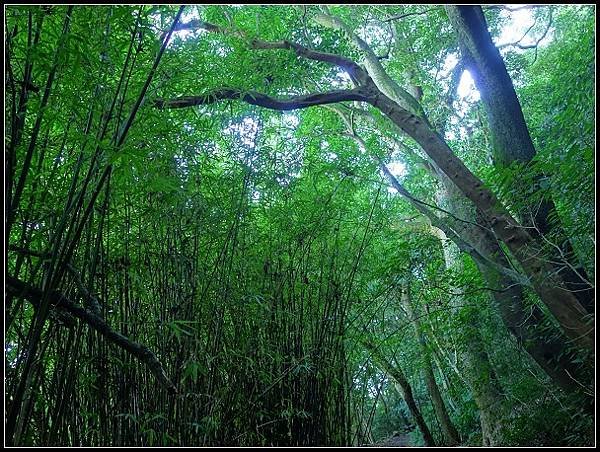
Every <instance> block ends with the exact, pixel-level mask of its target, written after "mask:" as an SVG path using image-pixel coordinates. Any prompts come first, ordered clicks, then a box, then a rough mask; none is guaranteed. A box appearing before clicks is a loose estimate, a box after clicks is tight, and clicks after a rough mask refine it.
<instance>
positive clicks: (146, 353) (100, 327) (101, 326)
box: [6, 275, 177, 394]
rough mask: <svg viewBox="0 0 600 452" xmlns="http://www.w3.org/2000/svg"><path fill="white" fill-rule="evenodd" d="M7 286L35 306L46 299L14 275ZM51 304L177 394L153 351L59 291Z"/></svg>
mask: <svg viewBox="0 0 600 452" xmlns="http://www.w3.org/2000/svg"><path fill="white" fill-rule="evenodd" d="M6 285H7V289H8V290H9V291H11V292H13V293H14V294H15V295H16V296H19V297H23V298H25V299H27V300H29V301H30V302H31V304H32V305H34V306H39V304H40V301H41V300H42V298H43V296H44V293H43V291H41V290H40V289H38V288H36V287H33V286H30V285H29V284H27V283H25V282H24V281H21V280H20V279H18V278H15V277H13V276H10V275H7V276H6ZM50 303H51V305H53V306H54V307H55V308H57V309H61V310H63V311H66V312H68V313H69V314H71V315H72V316H73V317H77V318H78V319H80V320H83V321H84V322H85V323H87V324H88V325H89V326H90V328H92V329H94V330H96V331H97V332H98V333H100V334H101V335H102V336H104V337H105V338H106V339H108V340H109V341H110V342H112V343H113V344H115V345H117V346H119V347H121V348H122V349H124V350H125V351H127V352H129V353H130V354H131V355H133V356H135V357H136V358H137V359H138V360H140V361H141V362H143V363H144V364H145V365H146V366H148V369H149V370H150V372H152V374H153V375H154V376H155V377H156V379H157V380H158V381H159V382H160V383H161V384H162V385H163V386H164V387H165V388H167V390H168V391H169V392H170V393H171V394H175V393H176V392H177V388H176V387H175V385H174V384H173V383H171V381H170V380H169V378H168V377H167V375H166V372H165V370H164V368H163V366H162V364H161V363H160V361H159V360H158V358H157V357H156V355H155V354H154V353H153V352H152V350H150V349H149V348H148V347H146V346H145V345H141V344H138V343H137V342H133V341H132V340H131V339H129V338H128V337H126V336H123V335H122V334H121V333H119V332H117V331H115V330H113V329H112V328H111V327H110V325H108V323H106V321H105V320H104V319H103V318H102V317H100V316H98V315H96V314H94V313H93V312H90V311H88V310H87V309H85V308H83V307H81V306H79V305H78V304H77V303H75V302H73V301H71V300H70V299H68V298H67V297H65V296H64V295H63V294H62V293H60V292H58V291H55V292H53V293H51V294H50Z"/></svg>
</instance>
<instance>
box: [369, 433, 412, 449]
mask: <svg viewBox="0 0 600 452" xmlns="http://www.w3.org/2000/svg"><path fill="white" fill-rule="evenodd" d="M409 441H410V440H409V436H408V435H407V434H402V433H400V434H398V435H394V436H390V437H389V438H386V439H384V440H381V441H378V442H376V443H373V444H369V445H367V446H366V447H410V442H409Z"/></svg>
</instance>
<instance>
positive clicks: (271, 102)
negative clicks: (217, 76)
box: [154, 88, 370, 111]
mask: <svg viewBox="0 0 600 452" xmlns="http://www.w3.org/2000/svg"><path fill="white" fill-rule="evenodd" d="M226 99H232V100H241V101H244V102H246V103H248V104H251V105H257V106H259V107H264V108H269V109H271V110H279V111H287V110H297V109H300V108H307V107H312V106H315V105H326V104H333V103H337V102H344V101H359V102H368V101H369V100H370V96H369V94H368V93H367V92H365V90H363V89H361V88H356V89H351V90H339V91H328V92H325V93H315V94H307V95H304V96H294V97H290V98H289V99H277V98H274V97H271V96H267V95H266V94H262V93H259V92H257V91H242V90H239V89H232V88H224V89H219V90H216V91H212V92H210V93H207V94H204V95H201V96H183V97H177V98H175V99H169V100H164V99H156V100H155V101H154V105H155V106H156V107H158V108H186V107H193V106H196V105H209V104H214V103H216V102H219V101H221V100H226Z"/></svg>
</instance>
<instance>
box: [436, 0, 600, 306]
mask: <svg viewBox="0 0 600 452" xmlns="http://www.w3.org/2000/svg"><path fill="white" fill-rule="evenodd" d="M446 11H447V13H448V17H449V19H450V22H451V23H452V25H453V27H454V28H455V29H456V31H457V33H458V38H459V43H460V48H461V53H462V55H463V60H464V62H465V64H466V66H467V67H468V68H469V70H470V72H471V74H472V75H473V79H474V81H475V85H476V86H477V89H478V90H479V92H480V94H481V101H482V103H483V105H484V107H485V110H486V113H487V117H488V122H489V128H490V136H491V142H492V157H493V159H494V162H495V164H496V165H498V166H500V167H507V166H509V165H510V164H511V163H513V162H521V163H528V162H530V161H531V160H532V159H533V158H534V156H535V154H536V151H535V147H534V145H533V142H532V140H531V136H530V134H529V130H528V128H527V124H526V122H525V118H524V116H523V111H522V110H521V104H520V103H519V99H518V98H517V94H516V92H515V89H514V87H513V84H512V81H511V78H510V76H509V74H508V72H507V70H506V66H505V65H504V61H503V60H502V56H501V55H500V52H499V51H498V49H497V47H496V46H495V45H494V43H493V41H492V37H491V35H490V33H489V31H488V27H487V23H486V20H485V16H484V15H483V11H482V9H481V7H480V6H447V7H446ZM554 210H555V206H554V203H553V202H552V200H544V201H543V202H542V203H541V204H540V206H539V207H537V206H536V210H535V212H534V214H533V223H534V224H533V225H532V226H535V228H536V229H531V230H532V231H533V233H535V234H547V233H548V232H550V230H551V229H552V227H551V224H550V222H549V220H548V218H549V215H550V213H551V212H552V211H554ZM520 216H521V221H522V222H523V223H528V221H527V217H528V214H527V213H525V212H521V215H520ZM565 247H566V249H565V252H564V254H565V256H572V255H573V248H572V246H571V243H570V242H569V241H568V240H567V241H566V242H565ZM552 251H553V252H554V254H557V253H556V250H555V249H554V248H553V247H552ZM552 258H553V260H557V261H561V260H563V259H564V258H563V257H562V256H561V255H554V256H552ZM567 264H568V263H567V262H565V265H564V266H563V267H564V268H562V269H561V274H562V278H563V279H564V281H565V283H566V285H567V288H568V289H570V290H571V291H572V292H573V294H574V295H575V296H576V297H577V299H578V300H579V302H580V303H581V304H582V305H583V306H584V307H585V308H586V310H587V311H588V312H590V313H591V312H594V289H593V287H592V286H591V285H590V284H589V283H588V281H589V279H588V276H587V274H586V273H585V270H584V269H583V268H576V269H573V268H571V266H570V265H567Z"/></svg>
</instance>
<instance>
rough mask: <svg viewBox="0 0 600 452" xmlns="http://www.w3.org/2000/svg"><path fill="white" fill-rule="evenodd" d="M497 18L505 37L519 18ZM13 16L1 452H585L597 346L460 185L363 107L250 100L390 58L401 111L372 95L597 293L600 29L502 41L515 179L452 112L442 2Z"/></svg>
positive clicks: (348, 83) (333, 87) (456, 52)
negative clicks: (301, 448) (367, 449)
mask: <svg viewBox="0 0 600 452" xmlns="http://www.w3.org/2000/svg"><path fill="white" fill-rule="evenodd" d="M483 11H484V13H485V17H486V19H487V26H488V28H489V31H490V33H491V36H492V38H493V39H494V40H496V41H497V39H498V37H499V36H500V34H501V33H502V32H503V30H505V29H506V27H507V26H510V23H511V22H510V20H511V17H512V15H515V14H517V13H516V12H515V11H512V12H511V10H508V9H506V8H502V7H484V8H483ZM528 11H529V10H528ZM5 12H6V18H5V64H6V71H5V131H6V139H5V175H6V183H5V231H6V233H5V250H6V253H5V261H6V273H5V280H6V283H5V375H6V377H5V396H6V397H5V399H6V400H5V417H6V422H5V424H6V425H5V426H6V431H7V433H6V442H7V444H10V445H28V446H41V445H46V446H117V445H119V446H120V445H129V446H211V445H238V446H240V445H241V446H250V445H254V446H258V445H263V446H269V445H362V444H372V443H378V442H381V441H384V440H386V439H387V438H390V437H392V438H393V437H394V436H393V435H401V436H403V435H408V441H410V444H412V445H433V444H436V445H441V444H447V445H456V444H462V445H481V444H484V445H503V446H512V445H534V446H536V445H562V446H566V445H574V446H581V445H591V444H592V443H593V441H594V440H593V435H592V431H593V423H594V419H593V414H592V413H593V405H592V399H593V397H594V392H593V385H592V381H593V380H592V377H591V373H592V372H593V368H592V364H591V363H593V356H592V355H593V351H592V352H590V350H589V349H588V348H586V346H585V344H584V343H578V342H576V341H573V340H571V339H569V338H566V337H565V334H567V335H568V334H569V332H568V331H564V323H562V322H563V319H562V318H560V316H558V317H557V316H556V312H555V311H554V310H553V308H552V306H551V305H550V304H548V303H547V302H546V300H547V298H544V297H549V295H548V294H547V293H546V292H543V290H542V291H540V287H539V285H535V284H528V283H526V282H523V281H528V279H527V278H528V277H530V276H531V274H530V273H527V272H528V271H529V270H528V267H527V265H526V264H524V263H523V262H524V260H527V259H524V260H522V257H521V256H518V255H516V253H515V252H514V249H513V248H510V244H509V243H508V241H507V240H505V239H504V238H502V237H499V236H497V234H495V230H493V227H492V226H490V224H491V219H490V218H489V216H488V217H486V215H487V212H488V211H486V210H485V209H484V208H482V207H480V206H479V205H477V204H475V201H473V199H471V200H469V199H467V198H468V197H469V195H467V194H465V193H464V190H463V189H462V188H461V187H459V188H457V185H459V184H457V185H452V184H453V182H451V181H450V179H448V177H450V178H452V177H457V176H452V175H450V174H448V175H447V176H448V177H446V176H444V173H445V171H444V170H443V168H442V170H440V168H439V167H438V166H437V165H438V163H437V162H435V163H434V160H435V159H433V160H432V158H431V154H429V152H428V150H427V149H424V148H423V146H422V143H421V142H419V140H418V139H416V138H415V136H414V135H411V134H410V133H407V132H406V130H403V129H402V127H401V126H399V123H394V122H393V121H391V120H390V117H392V116H393V115H390V114H388V113H386V111H385V109H377V108H374V106H373V104H371V105H369V103H368V102H364V101H360V100H355V101H348V100H344V101H343V102H336V103H329V102H327V103H325V102H323V103H319V102H318V101H316V102H315V103H313V104H312V105H311V106H309V107H308V108H296V107H294V108H291V109H290V108H285V109H284V108H280V109H277V108H272V107H271V108H264V107H263V106H261V104H260V103H258V104H257V99H258V97H257V94H256V93H259V94H264V95H267V96H270V99H272V98H277V99H290V98H292V99H293V98H295V97H297V96H305V95H308V94H312V93H328V92H332V91H340V92H341V91H348V90H351V89H353V87H354V86H355V85H359V84H360V83H357V82H356V80H355V77H357V76H356V74H359V75H360V71H359V72H356V73H354V75H353V74H352V73H350V72H349V71H348V70H346V69H347V66H340V65H336V64H331V63H330V62H328V61H326V60H324V59H321V60H319V59H316V58H312V57H311V56H310V54H309V53H307V52H309V51H317V52H324V53H327V54H332V55H339V56H343V57H345V58H347V59H350V60H352V61H355V62H358V63H361V64H362V68H363V69H362V70H364V71H366V72H368V74H369V76H370V77H371V78H374V75H373V74H375V72H371V71H372V70H374V69H372V66H370V65H369V64H371V63H369V59H368V58H369V55H371V56H374V58H375V60H377V61H379V62H380V64H381V66H382V68H383V69H385V72H386V73H387V74H388V75H389V77H390V79H391V80H392V81H393V82H395V83H397V85H398V87H399V88H398V89H399V90H401V91H394V89H395V88H393V87H392V88H390V86H393V85H392V82H386V81H385V80H384V81H383V82H381V83H382V84H381V85H380V84H379V81H377V80H375V81H376V84H377V87H378V88H381V87H382V86H383V88H381V89H382V93H383V92H385V87H386V84H387V89H391V91H390V92H392V93H394V92H396V93H398V92H400V93H401V96H400V97H399V98H398V99H393V100H394V101H395V102H396V103H397V104H398V105H401V106H402V108H404V109H407V110H406V111H410V108H412V107H414V106H415V105H416V107H414V110H412V111H411V113H412V114H413V118H414V117H419V118H421V119H422V118H427V120H425V121H423V122H426V123H427V125H428V126H431V130H435V131H437V132H438V134H439V136H440V137H442V138H441V139H444V140H445V142H446V143H447V144H448V145H449V147H450V148H451V149H452V151H453V152H454V155H455V156H456V157H457V158H458V159H460V161H462V162H463V163H464V165H465V166H466V168H467V169H468V170H469V171H470V172H472V173H473V174H474V176H475V177H477V178H479V180H480V181H481V184H482V186H485V187H487V188H489V189H490V190H491V192H492V193H493V194H494V195H495V196H496V197H497V198H498V203H497V204H498V205H500V203H502V205H503V206H504V207H506V209H507V211H508V212H510V214H511V215H513V216H514V217H515V218H517V220H519V221H520V222H521V223H522V224H523V225H524V226H522V228H523V229H525V230H528V231H529V230H531V229H533V230H537V232H538V233H539V234H538V235H535V234H533V233H532V234H533V235H534V239H532V240H537V242H535V243H539V244H541V245H540V250H539V252H538V254H542V255H544V256H546V255H547V256H549V257H547V258H545V262H548V265H555V266H556V265H559V270H558V271H557V272H556V273H558V274H559V275H562V274H563V273H561V271H560V268H561V267H560V266H562V267H565V268H566V267H568V268H570V269H573V270H574V271H575V273H577V274H578V275H583V279H584V280H585V281H586V284H589V286H590V287H591V288H593V287H594V279H593V275H594V270H595V269H594V248H595V235H594V217H595V211H594V205H595V204H594V193H593V190H594V164H595V162H594V142H595V126H594V116H595V104H594V97H595V96H594V94H595V66H594V55H595V47H594V33H595V28H594V27H595V24H594V12H595V7H591V6H560V7H559V6H549V7H536V8H532V9H531V10H530V12H529V13H530V14H531V17H532V18H534V19H535V24H534V26H532V27H531V28H530V29H529V30H528V32H529V33H531V34H532V35H534V36H535V39H537V38H540V37H542V34H544V37H545V39H540V40H539V41H538V42H536V43H535V45H530V46H527V45H523V44H522V43H520V42H517V40H518V39H519V37H520V36H517V37H516V38H515V42H513V43H509V44H508V45H499V47H500V48H501V54H502V58H503V59H504V62H505V64H506V70H507V71H508V74H509V75H510V76H511V78H512V80H513V83H514V86H515V89H516V93H517V96H518V100H519V101H520V105H521V106H522V109H523V113H524V117H525V120H526V123H527V126H528V130H529V134H530V135H531V140H532V141H533V144H534V146H535V150H536V154H535V156H534V157H533V158H532V159H530V160H529V161H515V162H513V163H512V164H510V165H499V164H498V162H496V161H495V160H494V158H493V149H492V147H493V146H492V144H491V143H492V138H493V137H494V130H491V129H492V128H493V124H491V123H490V122H489V121H488V111H487V110H486V108H487V107H488V106H487V105H486V108H484V106H483V105H482V102H481V101H480V100H479V96H478V95H477V92H476V91H474V90H472V91H471V92H470V93H469V94H468V95H459V93H458V91H460V90H459V85H461V86H462V85H464V83H461V80H462V79H463V78H465V76H466V75H467V72H464V71H465V69H466V68H469V70H473V69H472V68H471V66H468V64H466V63H465V62H464V61H463V60H462V58H461V55H462V53H461V44H460V43H459V36H460V34H458V33H457V32H456V25H453V23H452V22H451V20H449V14H447V10H446V9H445V8H444V7H439V6H432V7H430V8H427V7H425V6H423V5H414V6H369V5H361V6H351V7H350V6H332V7H330V8H322V9H319V7H317V6H298V7H292V6H275V5H271V6H261V5H256V6H249V5H246V6H231V5H230V6H223V5H206V6H185V7H182V8H180V7H177V6H174V5H166V6H150V5H145V6H116V5H113V6H108V5H106V6H42V7H40V6H14V5H13V6H9V7H7V8H6V9H5ZM319 15H320V16H319ZM327 21H329V22H327ZM336 21H338V22H336ZM340 23H341V24H343V26H340V25H336V24H340ZM328 24H329V25H328ZM332 24H333V25H332ZM507 24H508V25H507ZM546 24H548V26H547V27H546ZM532 39H533V38H532ZM360 42H362V44H364V46H365V47H366V48H367V49H366V48H365V47H361V45H362V44H360ZM265 43H266V44H270V47H269V46H268V45H265ZM277 43H279V44H277ZM281 43H288V44H285V45H283V44H281ZM289 43H294V45H296V44H297V45H298V46H301V47H302V49H304V50H298V49H297V48H294V47H293V46H290V45H289ZM357 43H359V44H357ZM286 46H287V47H286ZM306 49H309V50H306ZM303 52H304V53H303ZM369 52H371V53H369ZM462 52H463V53H464V52H465V48H464V45H463V47H462ZM344 67H346V69H344ZM365 67H366V69H364V68H365ZM362 83H366V82H364V81H363V82H362ZM369 83H372V82H369ZM400 87H401V88H400ZM224 89H227V90H230V91H227V92H228V93H230V92H232V91H233V90H237V91H236V93H237V94H235V95H234V94H227V95H225V94H223V93H224V92H225V91H223V90H224ZM480 89H481V88H480ZM211 93H212V94H211ZM402 93H410V94H409V95H408V96H407V97H406V98H408V99H409V101H408V103H407V104H403V103H402V102H403V101H404V99H405V98H404V97H402V96H404V94H402ZM379 95H380V97H382V96H383V94H381V93H380V94H379ZM385 95H386V96H388V97H389V96H390V95H388V93H387V92H385ZM181 96H206V97H204V98H203V99H202V101H201V102H200V101H198V102H197V104H196V105H195V106H191V105H187V104H186V105H182V107H184V108H171V107H173V105H174V104H173V103H172V102H174V101H173V100H175V101H176V100H177V99H179V102H183V101H182V100H181ZM211 96H212V97H211ZM219 96H220V97H219ZM184 100H185V99H184ZM169 102H171V103H169ZM407 105H408V106H407ZM411 106H412V107H411ZM283 110H285V111H283ZM386 115H387V116H386ZM408 122H410V121H408ZM407 127H408V126H407ZM386 170H388V171H389V172H390V173H389V174H387V175H386V173H385V171H386ZM455 182H456V181H455ZM461 191H462V192H461ZM547 203H552V205H553V206H555V208H553V209H551V210H550V211H549V212H550V213H549V214H548V221H549V224H550V225H551V226H552V227H551V229H549V230H547V231H546V230H539V229H540V228H538V227H537V225H536V223H535V221H533V222H531V221H530V220H531V218H533V217H535V215H536V214H537V213H536V212H537V211H536V209H538V210H539V208H540V206H541V205H546V204H547ZM532 212H533V213H532ZM530 217H531V218H530ZM473 226H475V227H476V228H483V229H486V230H487V231H491V235H490V234H488V235H487V236H485V237H488V238H487V239H486V240H489V237H492V242H493V243H492V245H493V247H495V248H494V250H496V251H495V253H496V254H494V253H490V254H489V256H488V257H487V258H486V259H487V260H485V259H484V260H478V259H477V256H479V255H480V254H477V253H476V252H474V253H475V254H473V253H470V252H469V250H471V249H472V248H477V247H478V246H479V244H478V243H475V242H474V241H471V242H470V240H471V239H472V238H473V237H479V236H477V235H476V234H475V233H474V232H469V230H468V229H467V228H468V227H473ZM519 227H521V226H519ZM461 228H462V229H461ZM461 231H462V232H461ZM471 231H472V230H471ZM469 234H470V235H469ZM482 240H483V239H482ZM486 243H487V242H486ZM492 245H489V246H492ZM556 250H558V253H557V252H556ZM479 251H481V250H479ZM544 253H546V254H544ZM483 254H485V253H483ZM498 254H501V255H502V256H500V257H499V256H498ZM504 256H506V257H504ZM556 256H558V257H556ZM496 259H503V260H496ZM557 259H558V260H559V262H557ZM491 261H494V262H496V264H493V263H491ZM498 262H499V264H498ZM509 264H510V265H509ZM499 267H502V268H503V269H504V270H503V271H504V273H503V271H501V270H498V268H499ZM543 268H544V269H545V268H546V267H543ZM553 268H556V267H553ZM486 269H487V270H486ZM506 275H509V276H511V275H512V278H513V279H512V280H511V279H510V278H509V279H508V280H507V279H506V278H507V276H506ZM515 275H516V276H515ZM503 278H504V279H503ZM506 281H508V282H506ZM544 281H546V282H544V283H543V284H547V285H548V286H550V285H552V284H554V279H547V280H544ZM543 284H542V285H543ZM513 286H518V287H519V292H518V294H517V295H514V294H513V292H509V291H510V290H511V289H513ZM569 288H570V289H571V288H572V287H571V286H569ZM565 292H567V291H566V289H565ZM572 292H573V293H575V294H576V295H577V289H575V290H572ZM506 293H510V294H513V295H511V296H513V297H517V298H519V297H520V298H519V303H521V304H519V305H518V306H521V307H522V308H523V309H524V310H525V311H526V313H527V316H526V318H525V320H523V321H522V322H521V320H519V322H513V323H510V322H511V320H510V314H507V312H509V311H510V309H507V308H506V304H503V303H507V301H506V298H502V294H506ZM565 303H567V301H565ZM511 306H513V305H511ZM514 306H517V304H515V305H514ZM585 307H586V309H587V310H588V312H589V315H586V316H585V318H586V319H587V321H589V322H591V324H593V305H592V306H591V307H590V306H587V305H586V306H585ZM515 309H516V308H515ZM532 318H533V319H534V320H531V319H532ZM526 322H528V323H526ZM517 323H519V325H517ZM525 324H526V326H525V327H524V330H525V332H522V331H521V330H520V329H519V328H521V327H523V325H525ZM592 328H593V327H592ZM533 343H536V344H537V343H541V344H560V346H561V347H562V348H557V349H554V348H552V347H554V345H552V346H551V345H544V346H543V347H547V348H543V347H542V351H543V354H544V359H547V361H546V362H549V363H550V366H556V367H560V366H563V365H565V364H564V363H565V362H566V363H567V364H566V366H567V367H565V368H567V369H575V370H576V371H577V373H576V374H574V375H573V376H572V378H571V379H570V380H569V381H568V383H567V384H566V385H565V384H564V380H563V384H562V385H561V382H560V378H558V377H556V375H555V374H554V373H553V371H552V369H551V370H548V369H547V368H545V367H544V366H543V365H540V364H539V363H540V361H539V358H538V359H534V358H532V356H533V355H534V353H533V352H532V351H531V350H533V349H534V348H533V346H531V347H530V345H531V344H533ZM551 348H552V349H551ZM550 349H551V350H550ZM556 350H558V351H556ZM546 351H547V352H548V354H546ZM553 353H554V355H553ZM548 357H550V358H548ZM569 366H571V367H569ZM562 368H563V367H561V369H562ZM569 376H571V374H569ZM436 394H437V396H436ZM444 413H445V414H444Z"/></svg>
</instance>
